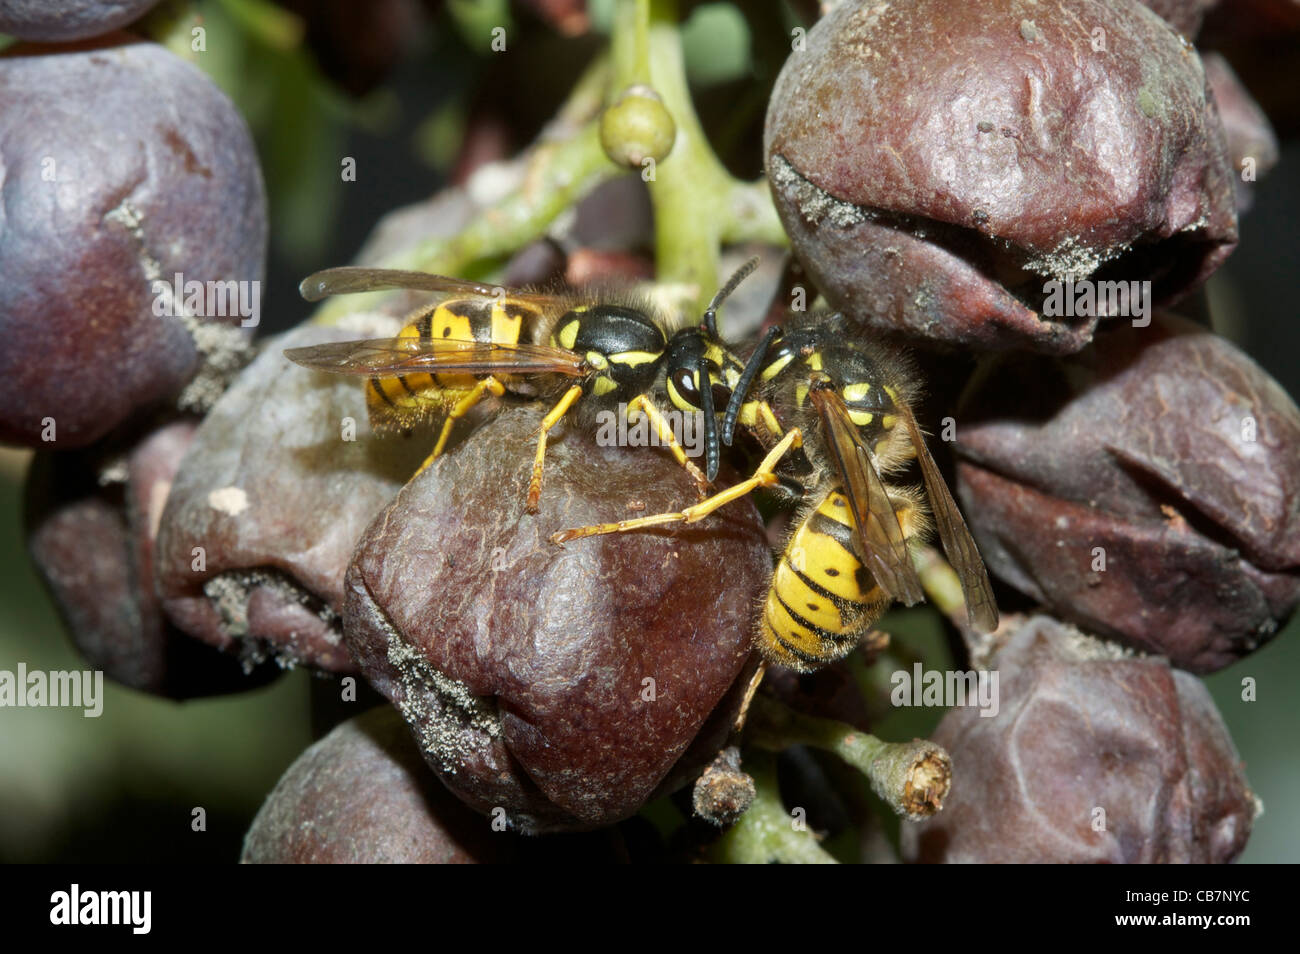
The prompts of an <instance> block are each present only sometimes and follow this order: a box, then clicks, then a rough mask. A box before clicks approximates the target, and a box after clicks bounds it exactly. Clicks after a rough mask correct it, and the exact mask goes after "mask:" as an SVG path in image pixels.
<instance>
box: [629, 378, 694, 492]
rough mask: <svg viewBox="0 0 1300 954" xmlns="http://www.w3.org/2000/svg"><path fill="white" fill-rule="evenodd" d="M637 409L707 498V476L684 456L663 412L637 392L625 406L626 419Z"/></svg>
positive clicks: (631, 417)
mask: <svg viewBox="0 0 1300 954" xmlns="http://www.w3.org/2000/svg"><path fill="white" fill-rule="evenodd" d="M638 411H641V412H642V413H644V414H645V416H646V417H648V418H649V419H650V423H651V424H652V425H653V426H654V429H655V430H656V431H657V432H658V434H659V443H660V444H663V445H665V446H666V447H667V448H668V449H669V450H670V451H672V452H673V457H675V458H677V463H679V464H681V465H682V466H683V467H685V468H686V472H687V473H688V474H690V475H691V479H692V480H694V481H695V490H696V492H697V493H699V495H700V499H701V500H707V499H708V496H709V481H708V478H706V477H705V476H704V474H702V473H701V472H700V469H699V468H698V467H696V466H695V465H694V464H693V463H691V459H690V458H689V457H687V456H686V451H685V450H684V449H683V448H682V445H681V444H679V443H677V437H676V436H675V435H674V434H673V429H672V428H671V427H670V426H669V425H668V422H667V421H666V420H664V416H663V414H661V413H660V412H659V408H657V407H655V404H654V402H653V401H652V400H650V398H649V397H648V396H647V395H644V394H638V395H637V396H636V397H634V398H633V399H632V401H631V403H629V404H628V406H627V419H628V421H631V420H632V419H633V418H634V417H635V416H636V413H637V412H638Z"/></svg>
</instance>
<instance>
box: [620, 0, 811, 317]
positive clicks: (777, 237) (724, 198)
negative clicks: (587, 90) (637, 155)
mask: <svg viewBox="0 0 1300 954" xmlns="http://www.w3.org/2000/svg"><path fill="white" fill-rule="evenodd" d="M676 12H677V11H676V3H675V2H674V0H622V5H621V6H620V8H619V16H618V17H617V18H616V20H615V25H614V37H613V44H612V54H611V55H612V57H613V61H614V75H613V82H612V84H611V90H612V95H617V93H618V92H619V91H621V90H623V89H626V88H627V87H628V86H630V85H633V84H636V83H645V82H646V81H647V78H648V80H649V85H651V86H652V87H653V88H654V90H655V92H656V93H658V94H659V96H660V98H661V99H662V100H663V104H664V107H665V108H666V109H667V110H668V112H669V113H670V114H671V115H672V117H673V120H674V122H675V123H676V124H677V139H676V142H675V143H674V145H673V150H672V152H671V153H669V155H668V156H667V157H666V158H665V159H664V160H663V161H662V162H660V163H658V164H657V165H656V166H655V168H654V169H653V176H652V177H648V181H647V184H648V186H649V188H650V198H651V202H652V203H653V206H654V217H655V259H656V263H657V277H658V280H659V281H661V282H668V283H678V284H683V285H687V286H689V287H690V288H691V289H693V306H694V310H695V312H696V313H699V312H702V311H703V310H704V308H705V307H706V306H707V304H708V300H709V298H711V297H712V295H713V293H714V291H716V290H717V287H718V282H719V280H720V278H721V276H720V275H719V274H718V263H719V259H720V256H721V248H722V245H723V243H730V244H734V243H740V242H764V243H768V244H773V245H785V244H786V243H787V242H788V239H787V238H786V235H785V231H784V229H783V228H782V227H781V222H780V219H779V218H778V217H777V214H776V208H775V206H774V205H773V204H772V199H771V194H770V192H769V191H768V188H767V183H766V181H763V180H760V181H758V182H754V183H748V182H740V181H738V180H737V179H735V178H734V177H733V176H732V175H731V174H730V173H729V172H727V170H726V168H725V167H724V166H723V165H722V163H721V161H719V159H718V157H717V155H716V154H715V153H714V152H713V148H712V147H711V146H710V144H709V141H708V137H707V136H705V134H704V128H703V126H702V125H701V124H700V119H699V116H698V115H697V114H696V112H695V104H694V102H693V101H692V100H691V94H690V88H689V86H688V85H687V81H686V64H685V60H684V58H683V55H682V44H681V34H680V31H679V30H678V25H677V16H676ZM643 16H644V17H648V25H647V24H646V23H645V21H643V19H642V17H643ZM646 50H648V58H649V63H648V73H649V76H648V77H647V75H646V70H647V64H646V62H645V58H644V55H643V53H644V51H646Z"/></svg>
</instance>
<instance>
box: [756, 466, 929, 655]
mask: <svg viewBox="0 0 1300 954" xmlns="http://www.w3.org/2000/svg"><path fill="white" fill-rule="evenodd" d="M910 513H911V511H910V510H907V509H903V508H900V510H899V517H900V519H901V520H902V521H903V530H904V533H908V534H910V532H911V530H910V526H911V520H910ZM889 603H890V599H889V597H888V596H887V595H886V594H885V592H884V590H882V589H881V588H880V587H879V586H878V585H877V584H876V581H875V578H874V577H872V575H871V573H870V571H868V570H867V568H866V567H865V566H863V565H862V561H861V560H859V559H858V557H857V555H856V554H855V553H854V548H853V518H852V516H851V515H850V513H849V505H848V500H847V499H846V498H845V496H844V494H842V493H840V491H839V490H831V491H830V492H829V493H827V494H826V496H825V497H823V498H822V500H821V503H819V504H818V505H817V508H816V509H815V510H814V511H812V513H810V514H809V515H808V516H807V517H806V518H805V519H804V520H803V522H802V523H801V524H800V525H799V526H798V528H796V530H795V531H794V533H793V534H791V536H790V542H789V543H787V544H786V548H785V552H784V553H782V554H781V562H780V563H779V564H778V565H777V568H776V572H775V573H774V574H773V576H772V585H771V586H770V587H769V589H768V593H767V601H766V603H765V604H764V606H763V618H762V621H761V622H760V623H759V628H758V644H759V649H760V650H761V651H762V652H763V655H764V656H766V657H767V658H768V660H769V661H771V662H776V663H780V664H781V665H783V666H788V667H790V668H791V669H798V670H801V671H808V670H811V669H816V668H817V667H819V666H824V665H826V664H827V663H830V662H834V661H835V660H836V659H839V658H841V657H842V656H847V655H848V654H849V653H850V652H852V650H853V648H854V647H855V646H857V644H858V642H859V641H860V640H861V639H862V637H863V636H864V635H866V633H867V632H869V631H870V629H871V627H872V625H873V624H874V623H875V622H876V620H878V619H880V617H881V615H882V614H883V613H884V611H885V609H886V607H888V605H889Z"/></svg>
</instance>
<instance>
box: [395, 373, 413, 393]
mask: <svg viewBox="0 0 1300 954" xmlns="http://www.w3.org/2000/svg"><path fill="white" fill-rule="evenodd" d="M397 380H399V381H401V382H402V387H404V388H406V393H407V394H409V395H411V397H415V391H414V390H413V389H412V388H411V386H410V385H409V384H407V383H406V375H404V374H399V375H398V376H397Z"/></svg>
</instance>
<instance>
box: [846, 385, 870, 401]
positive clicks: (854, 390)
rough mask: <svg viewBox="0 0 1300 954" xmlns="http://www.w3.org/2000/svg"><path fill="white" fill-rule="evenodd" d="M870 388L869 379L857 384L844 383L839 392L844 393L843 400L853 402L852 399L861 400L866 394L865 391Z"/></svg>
mask: <svg viewBox="0 0 1300 954" xmlns="http://www.w3.org/2000/svg"><path fill="white" fill-rule="evenodd" d="M870 390H871V383H870V382H869V381H862V382H860V383H858V384H847V385H845V386H844V390H843V391H842V392H840V393H842V394H843V395H844V400H846V401H848V402H849V403H853V402H854V401H861V400H862V399H863V398H864V397H866V396H867V392H869V391H870Z"/></svg>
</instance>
